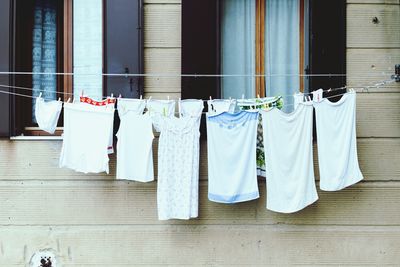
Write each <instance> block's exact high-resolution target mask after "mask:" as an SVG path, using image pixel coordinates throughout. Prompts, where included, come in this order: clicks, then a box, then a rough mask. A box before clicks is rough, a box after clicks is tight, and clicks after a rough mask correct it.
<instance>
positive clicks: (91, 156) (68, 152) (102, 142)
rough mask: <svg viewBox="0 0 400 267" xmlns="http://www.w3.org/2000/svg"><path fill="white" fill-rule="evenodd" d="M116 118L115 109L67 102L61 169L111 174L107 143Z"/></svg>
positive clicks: (65, 106) (65, 105)
mask: <svg viewBox="0 0 400 267" xmlns="http://www.w3.org/2000/svg"><path fill="white" fill-rule="evenodd" d="M113 120H114V108H105V109H98V108H97V107H95V106H91V105H82V104H73V103H65V104H64V138H63V139H64V140H63V145H62V149H61V156H60V168H62V167H66V168H70V169H73V170H75V171H78V172H83V173H100V172H106V173H109V168H108V161H109V159H108V153H107V144H108V142H109V137H110V128H111V127H112V125H113Z"/></svg>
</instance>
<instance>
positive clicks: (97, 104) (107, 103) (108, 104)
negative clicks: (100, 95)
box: [79, 96, 116, 154]
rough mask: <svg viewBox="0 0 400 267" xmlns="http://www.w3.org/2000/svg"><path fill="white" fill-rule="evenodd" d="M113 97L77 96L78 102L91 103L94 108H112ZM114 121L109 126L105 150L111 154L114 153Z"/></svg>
mask: <svg viewBox="0 0 400 267" xmlns="http://www.w3.org/2000/svg"><path fill="white" fill-rule="evenodd" d="M115 102H116V101H115V98H107V99H104V100H102V101H96V100H94V99H92V98H90V97H87V96H81V97H80V98H79V103H81V104H83V105H91V106H93V107H94V108H96V109H113V108H115ZM113 144H114V121H113V125H111V128H110V136H109V141H108V145H107V151H108V154H113V153H114V145H113Z"/></svg>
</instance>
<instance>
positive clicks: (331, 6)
mask: <svg viewBox="0 0 400 267" xmlns="http://www.w3.org/2000/svg"><path fill="white" fill-rule="evenodd" d="M310 1H311V2H310V8H311V10H310V20H311V23H310V25H311V26H310V27H311V29H310V33H311V34H310V39H311V40H310V43H311V49H310V50H311V55H310V56H311V58H310V72H311V74H313V73H314V74H320V73H323V74H328V73H330V74H345V73H346V1H345V0H324V1H320V0H310ZM345 84H346V77H311V78H310V89H311V90H312V91H313V90H317V89H319V88H324V89H326V88H337V87H342V86H344V85H345ZM334 93H336V94H340V92H339V91H335V92H334Z"/></svg>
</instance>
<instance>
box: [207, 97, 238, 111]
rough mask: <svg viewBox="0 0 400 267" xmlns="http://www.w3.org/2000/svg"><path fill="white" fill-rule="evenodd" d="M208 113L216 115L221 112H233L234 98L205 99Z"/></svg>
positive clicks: (234, 106)
mask: <svg viewBox="0 0 400 267" xmlns="http://www.w3.org/2000/svg"><path fill="white" fill-rule="evenodd" d="M207 105H208V114H210V115H216V114H220V113H222V112H229V113H233V112H235V108H236V99H210V100H208V101H207Z"/></svg>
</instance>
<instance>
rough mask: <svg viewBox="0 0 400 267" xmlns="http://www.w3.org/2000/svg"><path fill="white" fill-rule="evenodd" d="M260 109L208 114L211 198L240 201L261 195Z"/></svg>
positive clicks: (220, 201) (209, 197)
mask: <svg viewBox="0 0 400 267" xmlns="http://www.w3.org/2000/svg"><path fill="white" fill-rule="evenodd" d="M258 116H259V114H258V111H252V112H250V111H241V112H239V113H227V112H224V113H221V114H219V115H211V116H210V115H208V116H207V138H208V140H207V147H208V199H209V200H210V201H214V202H219V203H237V202H244V201H249V200H253V199H256V198H258V197H259V193H258V185H257V164H256V141H257V125H258Z"/></svg>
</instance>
